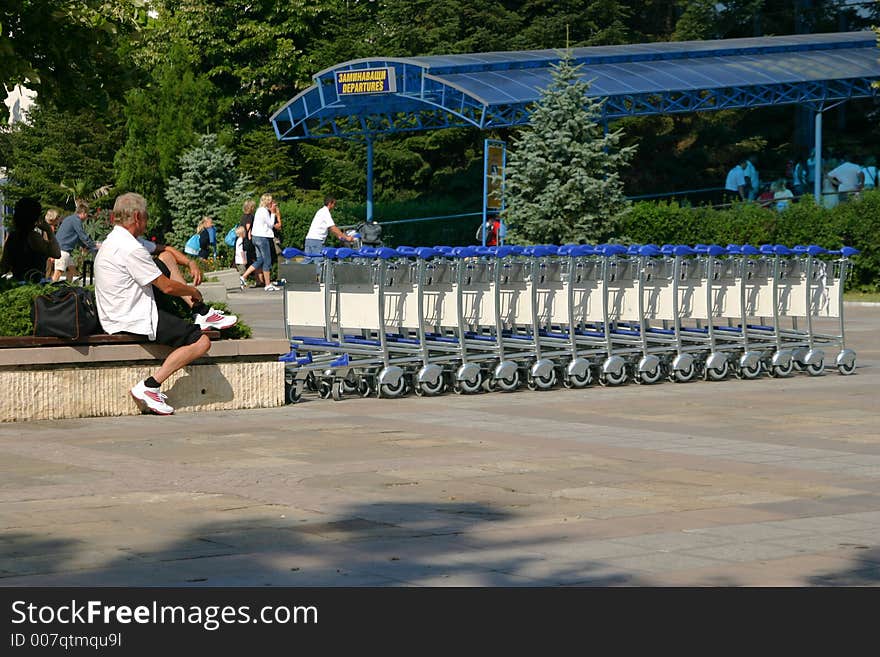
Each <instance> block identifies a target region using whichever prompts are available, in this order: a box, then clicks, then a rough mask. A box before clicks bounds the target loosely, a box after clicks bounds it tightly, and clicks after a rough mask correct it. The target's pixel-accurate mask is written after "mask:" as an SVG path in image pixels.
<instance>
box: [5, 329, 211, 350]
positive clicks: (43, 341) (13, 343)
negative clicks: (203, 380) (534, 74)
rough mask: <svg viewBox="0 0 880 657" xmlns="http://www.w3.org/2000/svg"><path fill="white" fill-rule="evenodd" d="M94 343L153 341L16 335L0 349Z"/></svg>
mask: <svg viewBox="0 0 880 657" xmlns="http://www.w3.org/2000/svg"><path fill="white" fill-rule="evenodd" d="M202 333H203V334H204V335H207V336H208V337H209V338H210V339H211V340H218V339H219V338H220V331H213V330H212V331H202ZM92 344H151V343H150V341H149V340H146V339H144V338H142V337H140V336H137V335H126V334H124V333H117V334H114V335H109V334H107V333H96V334H94V335H87V336H86V337H84V338H80V339H79V340H73V339H71V338H41V337H35V336H33V335H15V336H2V337H0V349H4V348H14V347H69V346H79V345H92Z"/></svg>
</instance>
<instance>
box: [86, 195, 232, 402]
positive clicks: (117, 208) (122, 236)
mask: <svg viewBox="0 0 880 657" xmlns="http://www.w3.org/2000/svg"><path fill="white" fill-rule="evenodd" d="M111 216H112V219H113V223H114V224H115V225H114V227H113V230H112V231H111V232H110V234H109V235H108V236H107V239H105V240H104V242H103V244H102V245H101V248H100V249H99V251H98V254H97V256H95V299H96V301H97V305H98V317H99V318H100V320H101V326H102V327H103V329H104V331H105V332H107V333H111V334H113V333H131V334H134V335H143V336H146V338H147V339H148V340H151V341H155V342H158V343H159V344H165V345H168V346H171V347H174V351H172V352H171V353H170V354H168V357H167V358H166V359H165V361H164V362H163V363H162V365H161V366H160V367H159V369H158V370H157V371H156V372H155V374H153V376H149V377H147V378H146V379H144V380H143V381H139V382H138V383H137V384H136V385H135V386H134V387H133V388H132V389H131V391H130V392H131V396H132V397H133V398H134V400H135V402H136V403H137V404H138V406H140V408H141V409H142V410H144V411H148V412H152V413H155V414H157V415H170V414H172V413H173V412H174V408H172V407H171V406H170V405H169V404H168V403H167V402H166V401H165V400H166V399H167V398H166V396H165V395H164V394H162V393H161V392H160V391H159V388H160V386H161V384H162V383H163V382H164V381H165V380H166V379H167V378H168V377H169V376H171V375H172V374H173V373H174V372H176V371H177V370H179V369H181V368H183V367H185V366H186V365H189V364H190V363H191V362H193V361H194V360H196V359H197V358H201V357H202V356H204V355H205V354H206V353H208V350H209V349H210V348H211V340H210V339H209V338H208V336H206V335H203V334H202V330H204V329H213V328H216V329H224V328H229V327H230V326H232V325H233V324H235V323H236V322H237V321H238V318H237V317H235V316H234V315H222V314H218V313H217V311H214V310H213V309H211V308H208V307H207V306H205V304H204V303H203V302H202V293H201V292H200V291H199V290H198V288H196V287H192V286H190V285H186V284H185V283H182V282H179V281H176V280H173V279H172V278H170V277H169V276H167V275H166V274H164V273H163V272H162V271H161V270H160V269H159V267H157V265H156V262H155V261H154V260H153V258H152V257H151V256H150V254H149V253H148V252H147V250H146V249H145V248H144V246H143V244H141V242H140V241H139V240H138V238H139V237H140V236H141V235H143V234H144V232H145V231H146V229H147V218H148V215H147V202H146V200H145V199H144V197H143V196H141V195H140V194H134V193H129V194H123V195H122V196H120V197H118V198H117V199H116V203H115V204H114V206H113V213H112V215H111ZM155 290H158V291H159V292H160V293H162V294H168V295H171V296H176V297H187V296H188V297H191V299H192V302H193V312H194V313H195V322H194V323H190V322H188V321H186V320H184V319H181V318H179V317H177V316H175V315H172V314H171V313H168V312H165V311H164V310H160V309H159V308H158V307H157V306H156V298H155Z"/></svg>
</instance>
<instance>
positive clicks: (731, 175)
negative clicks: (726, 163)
mask: <svg viewBox="0 0 880 657" xmlns="http://www.w3.org/2000/svg"><path fill="white" fill-rule="evenodd" d="M745 184H746V173H745V171H743V168H742V167H741V166H740V165H738V164H737V165H736V166H735V167H733V168H732V169H731V170H730V171H728V172H727V180H726V181H725V182H724V189H726V190H727V191H729V192H738V191H739V188H740V186H744V185H745Z"/></svg>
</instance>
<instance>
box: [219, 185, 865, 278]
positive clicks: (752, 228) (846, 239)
mask: <svg viewBox="0 0 880 657" xmlns="http://www.w3.org/2000/svg"><path fill="white" fill-rule="evenodd" d="M322 202H323V199H321V198H320V197H319V196H318V195H317V194H314V196H313V197H308V198H305V199H302V200H296V201H285V202H282V203H281V204H280V207H281V213H282V218H283V221H282V244H283V245H284V246H295V247H297V248H302V246H303V242H304V240H305V236H306V232H308V229H309V224H310V223H311V221H312V217H313V216H314V214H315V211H316V210H317V209H318V208H319V207H320V206H321V203H322ZM461 213H463V209H462V206H461V205H460V204H459V203H458V201H457V200H455V199H441V200H436V199H434V200H432V199H413V200H409V201H401V202H396V203H383V204H382V206H381V216H377V217H376V219H377V221H379V222H380V223H382V222H385V221H389V222H390V221H397V220H400V219H409V218H413V217H426V216H427V217H430V216H439V215H455V214H461ZM364 214H365V208H364V206H362V205H348V204H346V203H345V202H344V201H343V202H341V203H340V206H339V207H338V208H337V210H336V211H335V212H334V213H333V216H334V219H335V221H336V224H337V225H339V226H346V225H348V226H351V225H357V224H358V223H360V222H361V221H363V216H364ZM240 218H241V208H240V207H237V206H235V207H231V208H229V209H228V210H227V211H226V212H225V213H224V215H223V230H222V231H218V234H220V235H225V234H226V230H228V229H229V227H230V226H233V225H235V224H237V223H238V221H239V219H240ZM479 225H480V217H479V216H476V217H453V218H449V219H437V220H432V221H413V222H406V223H390V224H386V225H385V226H384V231H383V234H382V239H383V242H384V243H385V244H386V245H388V246H392V247H393V246H399V245H402V244H406V245H410V246H435V245H438V244H446V245H450V246H458V245H465V244H476V240H475V238H474V233H475V232H476V230H477V228H478V227H479ZM619 240H620V241H622V242H637V243H642V244H647V243H654V244H666V243H681V244H698V243H706V244H708V243H715V244H721V245H726V244H730V243H733V244H742V243H750V244H764V243H774V244H786V245H788V246H794V245H795V244H819V245H821V246H824V247H827V248H839V247H841V246H853V247H855V248H857V249H859V250H860V251H861V252H862V253H861V255H859V256H858V257H857V258H855V259H854V260H853V270H852V278H851V279H850V281H849V282H848V285H847V287H848V289H857V290H860V291H866V292H873V291H878V290H880V191H871V192H865V193H863V194H862V195H861V198H858V199H854V200H852V201H849V202H846V203H841V204H839V205H838V206H836V207H835V208H832V209H830V210H829V209H825V208H823V207H820V206H817V205H816V204H815V203H814V201H813V199H812V197H811V196H805V197H802V198H801V199H800V200H799V201H798V202H797V203H794V204H792V205H791V206H790V207H789V208H788V209H786V210H784V211H781V212H778V211H776V210H775V209H772V208H763V207H761V206H759V205H756V204H754V203H742V204H735V205H733V206H732V207H731V208H729V209H723V210H717V209H713V208H712V207H710V206H698V207H692V206H687V205H685V206H681V205H679V204H678V203H676V202H648V201H643V202H639V203H635V204H633V205H632V206H631V207H630V209H629V210H628V211H627V212H626V213H625V214H624V215H623V216H622V217H621V232H620V235H619ZM328 244H332V240H329V241H328ZM218 250H219V251H220V254H221V259H222V260H223V262H224V263H226V262H229V263H231V261H232V253H231V249H228V247H226V245H225V244H222V243H221V244H218Z"/></svg>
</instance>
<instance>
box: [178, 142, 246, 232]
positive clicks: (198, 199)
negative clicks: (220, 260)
mask: <svg viewBox="0 0 880 657" xmlns="http://www.w3.org/2000/svg"><path fill="white" fill-rule="evenodd" d="M180 169H181V175H180V177H179V178H171V179H170V180H169V181H168V187H167V189H166V191H165V198H166V199H167V200H168V205H169V207H170V208H171V213H172V224H171V225H172V232H171V233H170V234H169V235H166V236H165V240H166V242H168V243H169V244H173V245H174V246H177V247H179V248H181V249H182V248H183V245H184V244H185V243H186V240H187V239H189V237H190V235H192V234H193V233H194V232H195V229H196V225H197V224H198V223H199V220H200V219H201V218H202V217H203V216H211V217H216V216H218V215H219V214H220V212H221V211H222V210H223V209H224V208H225V207H226V206H228V205H229V204H230V203H232V202H235V201H239V200H241V199H242V198H243V197H244V196H246V195H247V194H249V193H250V191H249V187H250V185H251V181H250V180H249V179H248V178H247V177H246V176H242V175H241V174H240V173H239V171H238V169H237V168H236V166H235V157H234V156H233V155H232V153H231V152H230V151H229V150H228V149H226V148H225V147H223V146H221V145H220V144H219V143H218V141H217V135H215V134H207V135H202V137H201V138H200V139H199V142H198V144H196V145H195V146H193V147H192V148H191V149H189V150H188V151H186V152H185V153H184V154H183V155H181V156H180ZM221 238H222V236H220V237H218V239H221Z"/></svg>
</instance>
